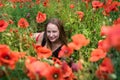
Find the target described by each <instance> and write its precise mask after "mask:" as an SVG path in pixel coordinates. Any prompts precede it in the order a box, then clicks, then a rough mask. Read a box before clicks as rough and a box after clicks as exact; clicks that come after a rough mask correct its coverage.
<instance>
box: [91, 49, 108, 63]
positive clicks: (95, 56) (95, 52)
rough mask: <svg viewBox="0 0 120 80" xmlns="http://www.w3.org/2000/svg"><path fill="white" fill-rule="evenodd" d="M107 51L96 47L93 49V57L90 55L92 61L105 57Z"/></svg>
mask: <svg viewBox="0 0 120 80" xmlns="http://www.w3.org/2000/svg"><path fill="white" fill-rule="evenodd" d="M106 54H107V53H106V52H104V51H103V50H101V49H95V50H93V51H92V53H91V57H90V61H91V62H96V61H98V60H100V59H102V58H104V57H106Z"/></svg>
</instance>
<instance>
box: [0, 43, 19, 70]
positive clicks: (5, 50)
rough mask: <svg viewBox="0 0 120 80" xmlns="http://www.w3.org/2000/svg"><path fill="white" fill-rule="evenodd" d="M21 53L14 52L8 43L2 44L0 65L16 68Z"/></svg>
mask: <svg viewBox="0 0 120 80" xmlns="http://www.w3.org/2000/svg"><path fill="white" fill-rule="evenodd" d="M18 59H19V55H18V53H17V52H13V51H11V50H10V48H9V47H8V46H7V45H0V65H3V66H6V67H10V69H14V68H15V63H16V62H17V61H18Z"/></svg>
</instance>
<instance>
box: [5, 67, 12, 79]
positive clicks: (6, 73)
mask: <svg viewBox="0 0 120 80" xmlns="http://www.w3.org/2000/svg"><path fill="white" fill-rule="evenodd" d="M3 71H4V73H5V75H6V76H7V79H8V80H11V79H10V77H9V74H8V72H7V70H6V67H3Z"/></svg>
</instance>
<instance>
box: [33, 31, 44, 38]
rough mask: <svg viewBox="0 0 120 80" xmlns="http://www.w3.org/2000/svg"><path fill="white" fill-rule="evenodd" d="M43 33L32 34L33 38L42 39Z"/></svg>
mask: <svg viewBox="0 0 120 80" xmlns="http://www.w3.org/2000/svg"><path fill="white" fill-rule="evenodd" d="M43 34H44V32H40V33H33V38H34V39H37V38H42V37H43Z"/></svg>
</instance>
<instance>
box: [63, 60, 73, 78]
mask: <svg viewBox="0 0 120 80" xmlns="http://www.w3.org/2000/svg"><path fill="white" fill-rule="evenodd" d="M61 70H62V73H63V77H64V79H65V78H69V77H72V76H71V74H72V69H71V68H70V67H69V66H68V64H67V63H66V62H65V61H63V62H62V65H61ZM68 80H69V79H68Z"/></svg>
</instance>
